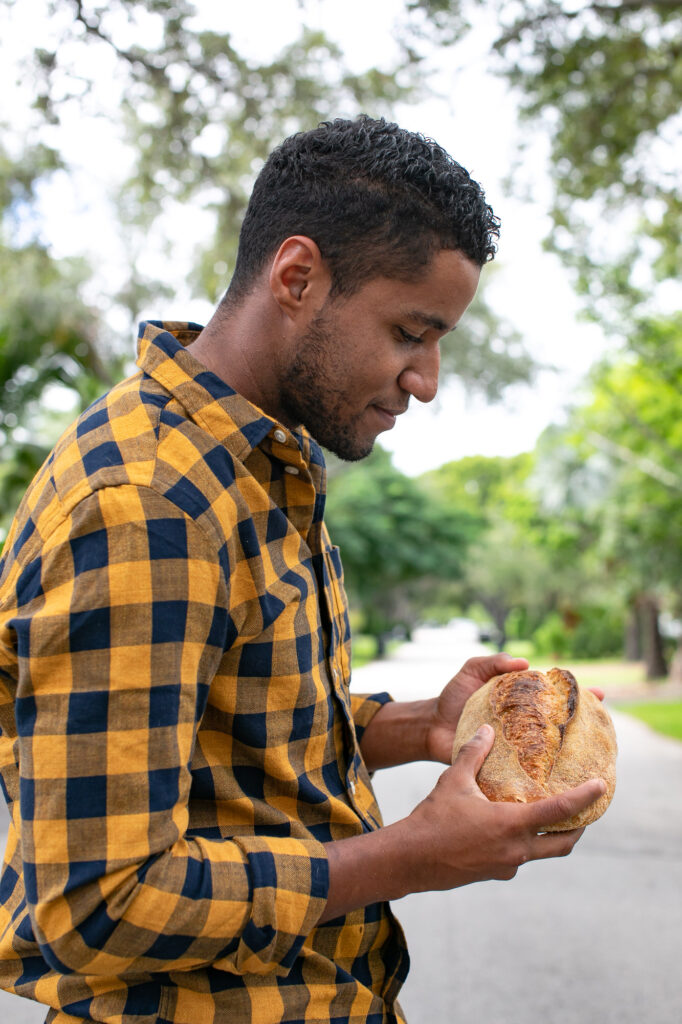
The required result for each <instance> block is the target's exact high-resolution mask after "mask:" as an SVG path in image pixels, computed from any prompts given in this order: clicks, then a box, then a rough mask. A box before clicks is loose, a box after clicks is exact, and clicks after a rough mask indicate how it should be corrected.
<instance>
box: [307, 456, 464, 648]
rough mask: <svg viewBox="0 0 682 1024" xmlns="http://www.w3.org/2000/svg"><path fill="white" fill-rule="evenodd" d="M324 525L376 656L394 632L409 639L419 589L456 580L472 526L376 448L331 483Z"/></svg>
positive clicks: (421, 590) (418, 613)
mask: <svg viewBox="0 0 682 1024" xmlns="http://www.w3.org/2000/svg"><path fill="white" fill-rule="evenodd" d="M326 519H327V523H328V526H329V531H330V534H331V538H332V540H333V542H334V543H335V544H338V545H339V547H340V549H341V557H342V559H343V565H344V572H345V577H346V586H347V588H348V591H349V594H350V596H351V599H352V600H353V601H354V602H356V604H357V607H358V608H359V609H360V610H361V612H362V616H363V620H364V631H365V632H367V633H370V634H371V635H373V636H375V637H376V638H377V642H378V649H379V653H382V652H383V650H384V646H385V639H386V637H387V635H388V634H389V633H390V631H391V630H392V629H393V628H394V627H396V626H401V627H403V629H405V630H406V631H407V632H408V633H409V631H410V630H411V628H412V626H413V625H414V624H415V623H416V622H417V621H418V620H419V617H420V607H419V605H418V603H417V602H418V599H419V598H420V597H422V596H423V589H424V588H423V587H419V586H417V585H418V584H424V583H425V584H426V585H428V582H429V581H435V580H443V579H445V580H452V579H456V578H458V577H460V576H461V575H462V569H463V562H464V553H465V550H466V547H467V545H468V543H469V542H470V541H471V539H472V538H473V537H474V536H475V533H476V530H477V523H478V520H477V518H476V517H475V516H473V515H471V514H470V513H468V512H465V511H462V510H461V509H459V508H457V507H453V506H451V505H449V504H446V503H445V502H443V501H438V500H436V499H435V498H434V497H433V496H432V495H429V494H428V493H426V492H425V490H424V489H423V488H421V487H420V486H419V484H418V483H416V482H415V481H414V480H412V479H410V478H409V477H406V476H404V475H403V474H402V473H400V472H399V470H397V469H396V468H395V467H394V466H393V465H392V464H391V458H390V455H389V454H388V453H387V452H385V451H384V450H383V449H381V448H379V447H377V448H375V449H374V452H373V453H372V455H371V456H370V457H369V458H368V459H366V460H364V462H363V463H358V464H352V465H351V466H350V467H349V468H348V469H346V470H345V471H344V472H343V473H341V474H338V475H336V476H334V477H333V478H332V480H331V481H330V484H329V494H328V498H327V509H326Z"/></svg>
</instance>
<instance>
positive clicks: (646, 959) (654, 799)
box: [0, 626, 682, 1024]
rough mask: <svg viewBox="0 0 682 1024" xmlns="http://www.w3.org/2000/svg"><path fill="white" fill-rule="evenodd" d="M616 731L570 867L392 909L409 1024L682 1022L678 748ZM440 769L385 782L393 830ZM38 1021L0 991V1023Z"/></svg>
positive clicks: (381, 786) (425, 634) (397, 691)
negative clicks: (606, 790)
mask: <svg viewBox="0 0 682 1024" xmlns="http://www.w3.org/2000/svg"><path fill="white" fill-rule="evenodd" d="M479 651H480V648H478V647H477V645H476V643H475V640H474V639H473V638H472V636H471V635H470V634H469V633H467V632H466V627H464V626H462V627H461V628H460V629H457V630H440V631H432V630H422V631H420V632H419V633H418V634H417V635H416V637H415V642H414V643H413V644H408V645H405V646H404V647H403V648H401V650H400V651H399V652H398V653H397V655H396V657H395V658H393V659H391V660H390V661H385V662H380V663H374V664H372V665H368V666H366V667H365V668H363V669H361V670H359V671H358V672H356V674H355V678H354V682H353V688H354V689H355V690H357V691H358V692H360V691H370V690H382V689H387V690H390V691H391V692H392V693H393V695H394V696H395V697H396V698H397V699H412V698H414V697H419V696H431V695H432V694H434V693H436V692H438V690H439V689H440V687H441V685H442V684H443V683H444V682H445V681H446V680H447V679H448V677H449V676H450V675H452V672H453V671H455V670H456V669H457V668H458V667H459V666H460V665H461V663H462V662H463V661H464V660H466V658H467V657H469V656H470V655H471V654H474V653H478V652H479ZM614 720H615V722H616V730H617V733H618V741H619V747H620V753H619V759H618V787H617V790H616V795H615V797H614V800H613V803H612V804H611V807H610V808H609V810H608V812H607V814H606V815H605V816H604V817H603V818H602V819H601V820H600V821H598V822H595V824H594V825H591V826H590V828H589V829H588V830H587V832H586V833H585V835H584V836H583V838H582V840H581V842H580V843H579V844H578V846H577V847H576V849H575V851H574V852H573V854H572V855H571V856H570V857H569V858H566V859H562V860H556V861H546V862H537V863H535V864H528V865H526V866H525V867H524V868H522V869H521V871H519V873H518V875H517V877H516V878H515V879H514V880H513V881H512V882H486V883H483V884H479V885H473V886H467V887H465V888H463V889H457V890H455V891H454V892H451V893H424V894H420V895H416V896H409V897H407V898H406V899H404V900H400V901H399V902H397V903H396V904H395V908H394V909H395V911H396V913H397V915H398V917H399V918H400V920H401V922H402V924H403V926H404V928H405V931H406V933H407V938H408V942H409V945H410V951H411V955H412V970H411V972H410V976H409V978H408V980H407V983H406V985H405V988H404V989H403V997H402V1004H403V1007H404V1009H405V1011H406V1014H407V1017H408V1020H409V1022H410V1024H460V1022H462V1024H464V1022H467V1024H469V1022H471V1021H474V1022H476V1024H680V1021H681V1020H682V999H681V997H680V992H681V991H682V988H681V986H680V982H679V975H680V954H681V952H682V810H681V804H680V793H682V744H678V743H675V742H674V741H672V740H665V739H664V738H661V737H658V736H656V735H655V734H654V733H652V732H650V731H649V730H648V729H647V728H646V727H645V726H643V725H640V724H639V723H637V722H635V721H634V720H632V719H629V718H628V717H627V716H623V715H616V714H614ZM439 771H440V769H439V767H438V766H436V765H428V764H425V765H408V766H405V767H403V768H397V769H393V770H391V771H387V772H379V773H377V776H376V777H375V784H376V789H377V794H378V797H379V802H380V804H381V806H382V809H383V812H384V817H385V819H386V821H387V822H388V821H394V820H396V819H397V818H400V817H403V816H404V815H405V814H407V813H408V812H409V811H410V810H411V809H412V807H413V806H414V805H415V804H416V803H417V802H418V801H419V800H420V799H421V798H422V797H423V796H424V795H425V794H426V793H427V792H428V791H429V789H430V788H431V786H432V785H433V784H434V782H435V780H436V778H437V777H438V774H439ZM1 827H2V826H1V824H0V828H1ZM2 845H3V839H2V835H1V834H0V848H1V847H2ZM43 1020H44V1013H43V1011H42V1010H41V1009H40V1008H38V1007H36V1006H34V1005H33V1004H31V1003H29V1002H27V1001H26V1000H22V999H16V998H15V997H13V996H8V995H7V994H5V993H0V1021H1V1022H2V1024H41V1022H42V1021H43Z"/></svg>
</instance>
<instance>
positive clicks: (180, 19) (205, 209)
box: [0, 0, 533, 528]
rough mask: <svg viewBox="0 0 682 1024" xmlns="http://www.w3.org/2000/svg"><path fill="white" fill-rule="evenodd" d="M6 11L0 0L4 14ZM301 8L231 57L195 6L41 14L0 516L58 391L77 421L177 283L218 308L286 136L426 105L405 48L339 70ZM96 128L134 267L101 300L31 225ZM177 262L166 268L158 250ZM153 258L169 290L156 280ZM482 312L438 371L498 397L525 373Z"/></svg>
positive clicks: (7, 185) (47, 439) (2, 311)
mask: <svg viewBox="0 0 682 1024" xmlns="http://www.w3.org/2000/svg"><path fill="white" fill-rule="evenodd" d="M12 7H13V0H0V11H2V10H3V9H4V12H5V13H7V12H8V10H9V9H11V8H12ZM301 10H302V21H303V24H302V27H301V30H300V34H299V36H298V38H296V39H295V40H294V41H293V42H290V43H289V44H288V45H286V46H284V47H283V49H282V51H281V52H280V53H279V54H275V55H271V56H268V57H266V58H265V59H256V58H254V57H252V56H248V55H244V54H243V53H240V52H239V50H238V49H237V47H236V46H235V44H234V43H233V40H232V37H231V35H230V33H229V32H220V31H215V30H213V29H209V28H206V27H204V25H203V24H202V22H201V11H200V10H197V8H195V6H194V5H193V4H192V3H190V2H189V0H111V2H109V3H107V4H100V3H97V2H94V0H52V2H51V3H50V4H49V5H48V7H47V11H46V19H45V21H44V23H42V24H41V34H42V36H43V37H44V38H43V39H42V40H41V45H40V46H38V47H36V48H35V49H34V50H33V51H32V52H30V53H27V54H24V55H23V60H22V62H21V66H20V68H19V69H18V77H19V78H20V79H21V83H22V91H20V92H19V93H18V94H17V95H18V100H17V102H14V101H13V102H12V103H11V104H8V106H7V107H6V109H5V113H4V123H3V124H1V125H0V126H1V127H2V128H3V139H4V148H3V150H2V152H0V218H1V220H2V223H1V228H0V231H1V235H0V237H1V244H2V247H3V250H2V254H0V260H1V261H2V263H3V267H4V268H5V269H6V278H5V282H6V283H5V288H4V297H3V299H2V302H1V303H0V317H2V322H3V324H4V327H3V328H2V329H1V330H0V388H2V389H3V391H2V396H3V404H2V408H3V410H4V411H5V416H4V419H3V420H2V423H1V426H2V431H3V433H2V437H1V438H0V443H1V444H2V455H3V458H4V462H5V468H4V471H3V476H2V483H1V484H0V486H1V487H2V488H3V491H2V495H3V498H4V502H3V506H4V508H6V509H8V510H9V509H11V508H13V506H14V504H15V501H16V499H17V498H18V496H19V495H20V494H21V492H22V491H23V489H24V486H25V483H26V482H27V478H30V476H31V474H32V472H33V470H34V469H35V467H36V466H37V465H38V464H39V463H40V461H41V460H42V457H43V456H44V454H45V452H46V450H47V449H48V448H49V447H50V444H51V443H52V441H54V439H55V436H56V433H57V432H58V430H59V427H60V425H61V420H60V418H59V416H55V415H49V416H43V417H42V421H41V423H40V424H38V422H37V418H36V408H40V409H41V410H42V409H44V408H45V403H44V402H43V400H42V398H43V396H44V395H46V394H52V395H53V396H54V395H55V391H54V385H58V386H59V387H60V388H61V389H62V390H61V392H60V396H61V403H60V404H61V406H62V407H68V408H69V409H70V410H71V411H72V412H73V411H78V408H79V407H80V406H82V405H83V403H84V402H87V401H89V400H90V398H92V397H93V396H94V394H96V393H98V392H100V391H102V390H103V389H104V388H105V387H106V386H107V385H108V384H110V383H111V381H112V380H114V379H116V377H118V376H120V375H121V373H122V370H123V366H124V364H125V362H126V357H128V358H130V357H131V356H132V355H133V352H132V347H131V346H130V344H129V342H128V341H127V340H126V342H125V344H123V343H122V342H121V325H122V324H123V325H124V326H123V330H124V334H125V337H126V339H127V337H128V334H129V328H130V327H132V323H133V322H134V321H135V319H137V318H138V316H139V314H140V311H141V310H143V309H144V308H145V306H152V307H156V308H158V307H159V306H160V304H161V300H165V298H166V297H167V296H168V295H169V294H171V293H172V292H174V291H175V290H177V289H178V288H180V289H181V290H184V291H187V289H186V287H185V283H186V282H185V278H186V277H187V275H189V279H190V286H191V290H192V291H193V293H194V295H196V296H201V297H204V298H208V299H209V300H211V301H215V299H216V298H217V297H218V295H219V294H220V292H221V291H222V290H223V289H224V287H225V285H226V283H227V281H228V278H229V270H230V267H231V266H232V265H233V262H234V253H235V251H236V244H237V237H238V231H239V225H240V222H241V217H242V214H243V211H244V208H245V205H246V201H247V197H248V195H249V192H250V187H251V183H252V181H253V179H254V177H255V175H256V173H257V171H258V169H259V167H260V166H261V164H262V162H263V160H264V159H265V157H266V155H267V154H268V153H269V151H270V150H271V149H272V147H273V146H274V145H275V144H276V143H277V142H278V141H280V140H281V138H283V137H284V136H285V135H288V134H290V133H291V132H293V131H295V130H298V129H305V128H308V127H311V126H313V125H315V124H317V123H318V122H319V121H320V120H323V119H324V118H325V117H327V116H328V115H329V113H330V111H334V112H335V113H339V114H347V115H352V114H355V113H357V112H359V111H360V110H369V111H370V112H372V113H375V114H386V115H387V116H390V113H391V110H392V108H393V106H394V104H395V103H396V102H398V101H399V100H403V99H406V98H408V97H414V96H416V95H419V94H420V92H421V90H422V82H423V79H424V73H423V70H422V68H421V66H420V64H419V62H418V61H415V60H414V59H413V57H412V55H411V54H410V53H408V52H407V51H406V50H405V49H403V51H402V52H400V51H398V56H397V57H396V59H395V61H394V62H393V64H392V65H391V66H389V67H387V68H386V69H385V70H380V69H378V68H371V67H370V68H367V69H366V70H364V71H361V72H357V71H351V70H350V68H349V67H348V63H347V61H346V59H345V56H344V54H343V53H342V52H341V50H340V48H339V47H338V46H337V45H336V44H335V43H333V42H332V41H331V40H329V39H328V38H327V37H326V36H325V35H324V33H321V32H319V31H313V30H311V29H309V28H307V27H306V26H305V4H302V6H301ZM22 104H23V105H22ZM102 118H106V120H107V133H108V135H112V136H114V137H116V138H117V139H118V140H119V143H120V154H121V158H120V161H119V160H117V162H116V167H118V165H119V163H120V166H121V167H122V168H124V170H122V171H121V172H117V171H116V170H115V169H114V168H111V169H108V171H107V184H106V187H107V189H109V190H111V193H112V194H113V196H114V199H113V204H112V208H111V220H112V221H115V222H116V223H117V224H118V225H119V229H120V239H121V247H122V249H124V250H125V252H126V253H127V258H128V265H127V268H126V271H125V273H124V274H123V276H122V280H121V281H118V282H117V283H116V284H115V285H114V286H113V288H112V282H111V278H110V275H107V277H106V280H105V281H99V282H97V281H93V278H92V267H90V266H89V265H88V262H87V260H86V259H84V258H79V259H77V260H71V261H68V260H64V259H61V260H58V259H57V258H56V257H55V255H54V251H53V240H52V239H50V238H49V237H48V235H47V234H46V230H45V224H44V216H43V210H44V203H45V202H46V201H47V200H46V199H45V196H46V195H47V196H48V197H49V195H50V193H49V188H50V185H51V183H52V182H53V180H55V178H56V177H57V176H58V175H60V174H61V175H62V181H63V182H68V181H69V180H71V179H72V178H73V179H74V180H75V179H76V175H75V173H74V172H76V171H77V170H78V167H77V158H76V157H73V156H72V155H70V154H69V152H67V147H66V146H65V145H64V140H65V133H66V132H67V129H68V125H69V124H73V122H74V119H77V120H78V125H79V129H80V132H81V133H83V134H86V133H87V131H88V126H94V125H96V123H97V122H98V120H101V119H102ZM27 140H28V142H27ZM117 152H118V151H117ZM74 160H75V161H76V163H74ZM106 198H107V197H106V195H105V194H104V192H103V193H102V196H101V201H102V202H104V201H106ZM188 207H190V208H191V209H192V210H193V211H195V219H201V218H202V217H203V218H204V219H203V220H202V221H201V223H202V224H203V225H204V228H202V233H201V235H200V237H198V238H197V240H196V242H195V240H194V238H192V239H191V240H190V242H189V243H188V242H187V238H186V235H181V236H180V237H178V234H177V229H176V224H177V223H178V222H179V221H181V220H183V218H184V217H185V211H186V209H187V208H188ZM183 222H184V223H186V219H184V221H183ZM27 231H28V238H27V237H26V234H27ZM152 241H153V244H152ZM178 252H179V253H180V256H181V257H182V258H181V259H180V260H179V261H178V262H177V263H176V265H175V268H174V267H173V263H172V261H169V254H172V255H173V257H175V256H176V254H177V253H178ZM3 254H4V255H3ZM150 254H151V255H153V257H154V261H155V264H156V266H161V267H163V275H165V276H163V277H162V275H161V273H159V271H158V270H153V271H152V272H150V270H149V263H150ZM101 255H102V254H101V253H99V252H98V253H97V254H96V257H97V261H98V262H99V260H100V257H101ZM93 262H95V261H94V260H93ZM174 273H175V274H176V275H178V276H177V278H173V276H172V275H173V274H174ZM181 279H182V280H181ZM86 291H87V293H88V294H89V301H88V302H86V301H85V300H84V299H83V295H84V294H85V293H86ZM96 304H99V305H101V307H102V311H101V312H99V313H96V312H95V310H94V308H93V307H94V305H96ZM476 310H477V311H476V312H475V314H474V315H473V316H472V317H471V318H470V324H471V326H470V327H467V328H466V330H462V332H461V333H459V335H451V336H450V337H448V338H447V339H446V340H445V342H444V346H443V348H444V360H443V363H444V367H445V371H446V372H457V373H459V374H460V375H461V376H462V378H463V379H464V380H465V381H466V382H467V383H469V384H471V386H473V387H478V388H479V390H482V391H483V392H484V393H485V394H487V395H489V396H492V397H497V396H499V394H500V392H501V390H502V389H503V387H504V386H505V385H506V384H507V383H514V382H518V381H528V380H529V379H530V378H531V376H532V370H533V366H532V361H531V360H530V359H529V358H528V356H527V355H525V354H524V352H523V349H522V346H521V344H520V340H519V338H518V335H517V334H516V333H515V332H514V331H513V330H512V328H511V327H510V326H509V325H508V324H506V323H505V322H504V321H501V320H500V319H499V318H497V317H496V316H495V314H494V313H493V312H492V311H491V309H490V308H489V306H488V305H487V304H486V302H485V298H484V297H481V298H480V299H479V300H478V305H477V307H476ZM126 322H127V324H128V325H129V327H128V328H126V327H125V324H126ZM114 324H115V327H114ZM50 389H51V390H50ZM64 389H67V390H69V391H70V392H72V393H73V395H74V396H75V398H72V399H69V397H68V395H67V394H66V393H65V391H64ZM12 396H13V397H12ZM29 423H30V424H31V429H30V430H29V429H27V426H26V424H29ZM38 425H40V437H38V436H36V428H37V426H38ZM0 528H1V527H0Z"/></svg>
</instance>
